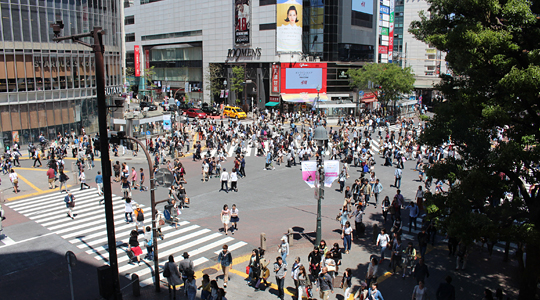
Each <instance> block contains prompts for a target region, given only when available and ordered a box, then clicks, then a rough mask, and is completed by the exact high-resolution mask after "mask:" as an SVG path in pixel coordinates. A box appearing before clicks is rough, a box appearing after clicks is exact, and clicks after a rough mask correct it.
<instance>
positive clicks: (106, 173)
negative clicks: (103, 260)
mask: <svg viewBox="0 0 540 300" xmlns="http://www.w3.org/2000/svg"><path fill="white" fill-rule="evenodd" d="M92 34H93V37H94V45H92V49H93V52H94V54H95V56H96V90H97V102H98V122H99V135H100V140H101V145H100V146H101V172H102V174H103V195H104V199H105V222H106V224H107V244H108V246H109V265H110V266H111V272H112V281H113V286H114V299H122V293H121V291H120V280H119V278H118V255H117V253H116V236H115V232H114V212H113V202H112V189H111V159H110V156H109V137H108V134H107V103H106V101H105V66H104V61H103V53H104V52H105V46H103V39H102V37H103V34H104V32H103V31H102V29H101V27H94V30H93V32H92Z"/></svg>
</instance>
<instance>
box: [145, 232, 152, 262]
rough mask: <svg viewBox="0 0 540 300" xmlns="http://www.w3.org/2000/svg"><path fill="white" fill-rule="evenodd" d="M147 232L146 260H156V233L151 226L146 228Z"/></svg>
mask: <svg viewBox="0 0 540 300" xmlns="http://www.w3.org/2000/svg"><path fill="white" fill-rule="evenodd" d="M145 229H146V232H145V233H144V243H145V245H146V257H145V259H148V260H154V233H153V232H152V228H150V226H146V228H145Z"/></svg>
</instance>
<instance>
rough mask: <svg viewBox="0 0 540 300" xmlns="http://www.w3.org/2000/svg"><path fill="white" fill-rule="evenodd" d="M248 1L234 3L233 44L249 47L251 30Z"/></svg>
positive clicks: (237, 0) (238, 0)
mask: <svg viewBox="0 0 540 300" xmlns="http://www.w3.org/2000/svg"><path fill="white" fill-rule="evenodd" d="M250 22H251V5H250V0H235V2H234V43H235V44H236V45H249V43H250V38H249V31H250V29H251V23H250Z"/></svg>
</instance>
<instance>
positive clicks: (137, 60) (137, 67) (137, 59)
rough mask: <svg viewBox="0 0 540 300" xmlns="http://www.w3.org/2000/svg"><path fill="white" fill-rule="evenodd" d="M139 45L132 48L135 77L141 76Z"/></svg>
mask: <svg viewBox="0 0 540 300" xmlns="http://www.w3.org/2000/svg"><path fill="white" fill-rule="evenodd" d="M139 51H140V47H139V45H135V48H134V49H133V52H134V55H135V57H134V58H135V77H139V76H141V61H140V58H141V54H140V53H139Z"/></svg>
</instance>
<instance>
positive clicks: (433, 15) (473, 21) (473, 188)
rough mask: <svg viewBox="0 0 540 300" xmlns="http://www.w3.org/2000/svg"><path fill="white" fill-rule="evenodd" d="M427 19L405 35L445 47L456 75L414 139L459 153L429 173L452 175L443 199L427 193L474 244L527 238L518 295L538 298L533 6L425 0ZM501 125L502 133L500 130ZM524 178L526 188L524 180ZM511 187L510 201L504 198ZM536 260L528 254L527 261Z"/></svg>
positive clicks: (539, 204)
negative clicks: (531, 187) (449, 145)
mask: <svg viewBox="0 0 540 300" xmlns="http://www.w3.org/2000/svg"><path fill="white" fill-rule="evenodd" d="M428 3H430V5H431V7H430V9H429V15H428V14H426V13H425V12H422V13H421V14H420V17H421V19H420V21H415V22H413V23H412V24H411V27H410V28H409V31H410V32H411V33H413V34H414V35H415V36H416V38H417V39H419V40H421V41H424V42H426V43H428V44H431V45H433V46H434V47H436V48H437V49H439V50H441V51H446V52H447V56H446V60H447V62H448V63H449V65H450V67H451V68H452V70H453V72H454V76H444V77H443V78H442V83H441V84H440V86H439V87H438V88H439V90H440V91H441V92H442V93H443V94H444V96H445V98H446V99H447V101H445V102H440V103H437V106H436V107H437V109H436V114H435V116H434V117H433V119H431V120H430V123H429V124H430V126H429V127H428V128H426V130H425V131H424V133H423V134H422V136H421V137H420V139H421V142H422V143H425V144H428V145H431V146H439V145H441V144H442V143H444V142H445V141H447V140H448V139H449V138H450V139H451V141H452V143H454V144H455V150H456V151H457V153H458V154H459V158H457V159H454V160H448V161H445V162H442V163H438V164H436V165H435V166H434V167H433V168H431V169H430V170H429V171H428V175H431V176H434V177H435V178H441V179H442V178H444V179H450V178H452V179H455V182H456V184H455V185H454V186H453V188H452V190H451V192H450V193H449V194H448V195H445V196H440V195H437V196H430V197H428V198H429V199H428V205H433V206H435V207H436V209H430V214H431V216H432V217H433V218H437V219H441V220H444V221H442V222H441V223H440V224H441V226H442V227H443V229H444V230H445V231H448V232H449V233H452V234H453V235H454V236H456V237H459V238H461V239H464V240H467V241H472V240H473V239H478V238H480V237H482V236H484V237H491V238H492V239H497V240H503V241H513V242H524V243H526V244H527V266H526V269H525V270H524V272H525V273H524V274H525V275H526V276H524V277H523V278H522V280H520V284H521V286H520V299H535V293H536V283H537V279H538V276H539V275H540V273H539V271H538V270H539V269H540V260H539V259H536V258H537V257H540V241H539V237H540V232H539V228H540V227H539V226H540V193H538V189H535V190H533V191H532V193H529V190H528V185H533V184H536V183H538V181H539V180H540V170H539V169H538V163H539V162H540V133H539V131H538V128H539V126H540V106H539V105H538V103H540V99H539V95H540V81H539V80H538V79H539V78H540V55H539V53H540V49H539V46H540V45H539V44H538V39H537V38H536V37H537V36H539V35H540V22H539V19H538V18H537V16H538V15H540V5H539V4H538V3H537V2H534V1H528V0H509V1H495V0H486V1H469V0H465V1H462V0H428ZM498 128H505V129H506V130H505V133H504V139H503V140H502V141H494V139H495V138H497V129H498ZM526 184H527V185H526ZM505 193H509V195H510V197H509V198H506V197H505V196H506V194H505ZM533 256H534V257H535V259H533V260H529V258H530V257H533Z"/></svg>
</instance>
